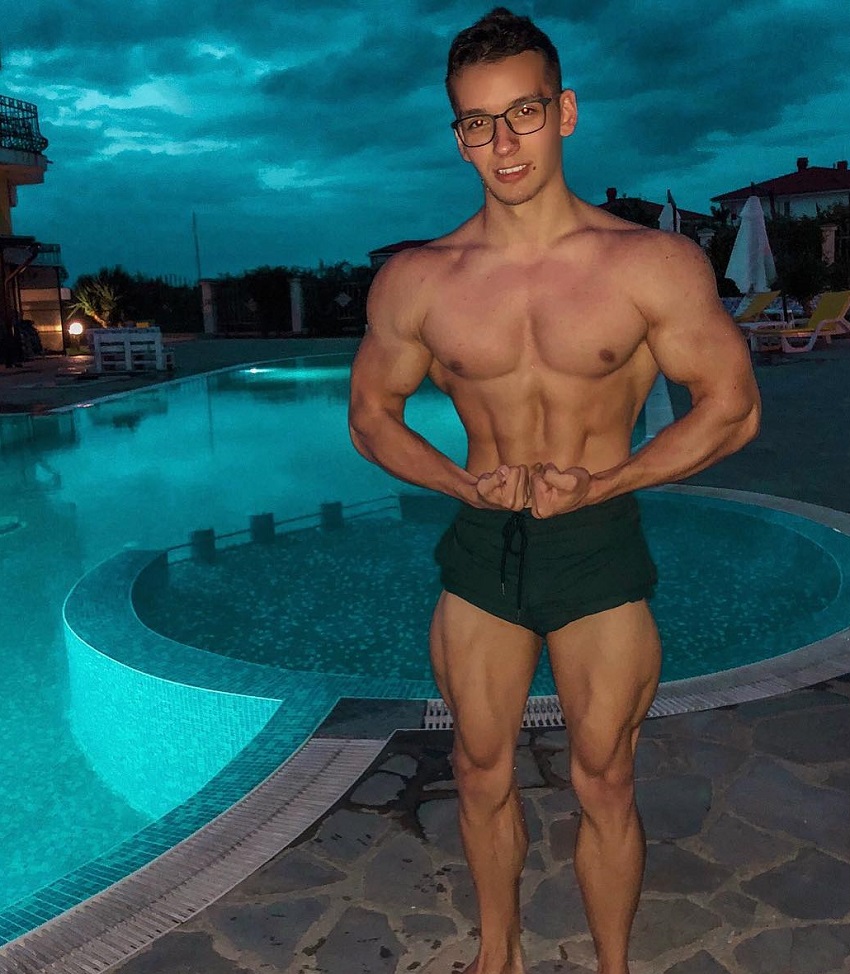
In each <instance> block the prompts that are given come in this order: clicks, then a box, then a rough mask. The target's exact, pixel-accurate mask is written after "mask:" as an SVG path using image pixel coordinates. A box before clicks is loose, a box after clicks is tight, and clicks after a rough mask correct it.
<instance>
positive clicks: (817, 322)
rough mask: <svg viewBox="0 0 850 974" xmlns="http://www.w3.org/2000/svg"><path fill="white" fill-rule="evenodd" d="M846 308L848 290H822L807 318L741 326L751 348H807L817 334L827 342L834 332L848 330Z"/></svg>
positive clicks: (849, 302) (849, 304)
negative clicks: (789, 322) (798, 320)
mask: <svg viewBox="0 0 850 974" xmlns="http://www.w3.org/2000/svg"><path fill="white" fill-rule="evenodd" d="M848 309H850V291H825V292H824V293H823V294H822V295H821V296H820V298H818V303H817V304H816V305H815V307H814V310H813V311H812V315H811V317H810V318H809V320H808V321H806V322H803V323H799V322H795V323H791V324H788V325H781V324H780V325H777V323H776V322H775V321H756V322H753V323H752V324H750V325H746V326H744V328H745V330H746V334H747V338H748V340H749V344H750V348H751V349H752V350H753V351H763V350H769V349H770V348H780V349H781V350H782V351H783V352H788V353H791V354H793V353H796V352H810V351H811V350H812V349H813V348H814V347H815V343H816V342H817V340H818V339H819V338H823V339H824V340H825V341H826V342H827V344H828V343H829V342H831V341H832V336H833V335H840V334H841V333H842V332H844V333H848V334H850V321H848V320H847V319H846V318H845V317H844V316H845V315H846V314H847V311H848ZM777 342H778V344H777ZM796 343H800V344H796Z"/></svg>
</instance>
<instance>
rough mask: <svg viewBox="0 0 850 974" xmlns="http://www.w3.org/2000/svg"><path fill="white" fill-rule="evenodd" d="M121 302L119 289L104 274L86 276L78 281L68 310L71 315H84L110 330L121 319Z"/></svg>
mask: <svg viewBox="0 0 850 974" xmlns="http://www.w3.org/2000/svg"><path fill="white" fill-rule="evenodd" d="M120 301H121V294H119V292H118V288H117V287H116V286H115V284H114V283H113V282H111V281H109V280H108V279H107V278H106V277H105V276H104V275H103V274H102V273H101V274H97V275H84V276H83V277H81V278H80V279H79V280H78V281H77V284H76V286H75V288H74V296H73V300H72V302H71V304H70V306H69V308H68V310H69V311H70V312H71V314H83V315H85V316H86V317H87V318H91V319H92V321H95V322H97V324H99V325H100V327H101V328H108V327H109V326H110V325H111V324H112V323H113V322H114V321H116V320H117V319H118V318H119V314H118V306H119V303H120Z"/></svg>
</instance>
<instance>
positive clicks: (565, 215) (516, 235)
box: [479, 183, 586, 249]
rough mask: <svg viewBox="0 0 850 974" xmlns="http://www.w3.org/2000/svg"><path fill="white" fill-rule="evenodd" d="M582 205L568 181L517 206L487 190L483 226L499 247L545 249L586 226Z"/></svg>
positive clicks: (489, 238)
mask: <svg viewBox="0 0 850 974" xmlns="http://www.w3.org/2000/svg"><path fill="white" fill-rule="evenodd" d="M583 207H584V204H583V203H582V201H581V200H580V199H579V198H578V197H577V196H574V195H573V193H572V192H571V191H570V189H569V187H568V186H567V185H566V184H565V183H559V184H556V185H554V186H553V187H551V188H549V189H547V190H544V191H541V192H540V193H538V194H537V196H535V197H534V198H533V199H530V200H528V201H527V202H525V203H519V204H517V205H515V206H511V205H509V204H506V203H501V202H499V200H497V199H496V198H495V197H493V196H492V195H491V194H490V193H489V192H487V191H486V190H485V196H484V206H483V207H482V209H481V210H480V211H479V213H480V216H481V229H482V232H483V235H484V238H485V240H486V242H487V243H488V244H489V245H491V246H493V247H497V248H499V249H513V248H517V249H544V248H546V247H548V246H551V245H552V244H553V243H554V242H555V241H557V240H559V239H561V238H563V237H564V236H565V235H568V234H569V233H571V232H573V231H575V230H577V229H579V228H580V227H582V226H584V224H585V222H586V221H585V219H584V217H583V214H582V209H583Z"/></svg>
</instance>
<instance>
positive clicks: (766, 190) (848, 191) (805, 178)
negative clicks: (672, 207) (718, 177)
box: [711, 156, 850, 221]
mask: <svg viewBox="0 0 850 974" xmlns="http://www.w3.org/2000/svg"><path fill="white" fill-rule="evenodd" d="M749 196H758V197H759V199H760V200H761V205H762V208H763V209H764V212H765V216H768V217H772V216H791V217H801V216H817V215H818V213H821V212H823V211H824V210H826V209H828V208H829V207H831V206H835V205H836V204H843V205H845V206H847V205H850V172H848V171H847V160H846V159H842V160H840V161H839V162H836V163H835V165H834V166H810V165H809V160H808V157H807V156H800V158H799V159H798V160H797V168H796V169H795V170H794V172H789V173H786V174H785V175H784V176H776V177H775V178H773V179H766V180H764V182H761V183H750V185H749V186H743V187H742V188H741V189H734V190H732V191H731V192H729V193H721V194H720V195H719V196H713V197H712V198H711V202H712V203H718V204H720V205H721V206H722V207H723V208H724V209H726V210H728V211H729V212H730V214H731V216H732V220H733V221H734V220H736V219H737V218H738V214H739V213H740V212H741V208H742V207H743V205H744V203H746V201H747V198H748V197H749Z"/></svg>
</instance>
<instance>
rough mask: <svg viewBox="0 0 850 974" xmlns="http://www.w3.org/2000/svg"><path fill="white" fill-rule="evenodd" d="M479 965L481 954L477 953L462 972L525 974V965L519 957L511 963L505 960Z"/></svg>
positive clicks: (470, 973) (467, 973) (466, 973)
mask: <svg viewBox="0 0 850 974" xmlns="http://www.w3.org/2000/svg"><path fill="white" fill-rule="evenodd" d="M480 965H481V955H480V954H479V955H478V956H477V957H476V958H475V960H474V961H473V962H472V963H471V964H470V965H469V967H467V968H465V969H464V971H463V974H525V965H524V964H523V962H522V958H521V957H518V958H516V960H515V961H514V962H513V963H512V962H511V961H506V962H505V963H504V964H499V965H497V966H489V967H483V966H480Z"/></svg>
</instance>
